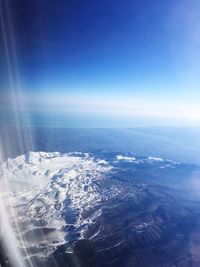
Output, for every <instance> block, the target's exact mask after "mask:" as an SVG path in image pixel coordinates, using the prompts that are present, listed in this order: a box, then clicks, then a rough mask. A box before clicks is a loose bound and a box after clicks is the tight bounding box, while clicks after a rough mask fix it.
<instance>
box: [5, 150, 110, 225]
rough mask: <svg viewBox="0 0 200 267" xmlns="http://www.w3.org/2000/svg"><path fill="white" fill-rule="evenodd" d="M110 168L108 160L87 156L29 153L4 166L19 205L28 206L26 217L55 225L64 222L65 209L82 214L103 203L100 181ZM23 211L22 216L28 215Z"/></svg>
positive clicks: (9, 184) (10, 188)
mask: <svg viewBox="0 0 200 267" xmlns="http://www.w3.org/2000/svg"><path fill="white" fill-rule="evenodd" d="M111 169H112V167H111V166H110V165H109V164H108V163H107V162H106V161H105V160H97V159H94V158H93V157H92V156H91V155H89V154H87V153H73V154H72V153H69V154H60V153H58V152H55V153H45V152H29V153H28V154H27V155H23V156H18V157H17V158H15V159H13V160H11V159H9V160H8V162H6V163H4V164H3V166H2V171H3V174H4V176H5V177H9V181H8V187H9V190H10V191H12V192H13V198H15V202H16V205H18V206H20V203H24V202H25V203H28V205H27V207H26V216H30V217H38V218H43V219H48V220H52V222H51V223H52V224H55V222H53V220H55V219H59V220H61V219H62V218H61V217H62V215H63V214H62V211H63V210H65V209H66V207H68V208H69V207H70V209H73V210H78V209H79V210H80V211H81V210H82V209H86V208H87V206H90V207H91V206H94V205H96V204H97V203H98V202H100V201H101V199H102V197H104V196H103V194H102V187H101V186H100V184H99V182H101V183H102V182H103V180H104V179H105V175H106V174H107V173H108V172H109V171H110V170H111ZM19 185H20V186H19ZM7 189H8V188H7ZM13 201H14V200H13ZM23 210H24V207H23V209H22V211H21V212H20V214H21V215H23V216H25V215H24V214H25V213H24V212H23ZM66 213H67V212H66ZM57 223H58V222H56V224H57Z"/></svg>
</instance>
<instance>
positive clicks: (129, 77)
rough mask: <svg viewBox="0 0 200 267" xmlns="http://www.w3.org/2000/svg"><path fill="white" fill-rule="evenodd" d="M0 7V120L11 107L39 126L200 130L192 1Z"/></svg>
mask: <svg viewBox="0 0 200 267" xmlns="http://www.w3.org/2000/svg"><path fill="white" fill-rule="evenodd" d="M0 5H1V6H0V7H1V13H0V18H1V28H0V32H1V35H0V58H1V61H0V105H1V109H0V112H1V115H2V117H4V121H7V122H9V121H12V113H13V110H14V111H15V112H16V111H17V112H18V113H19V114H20V116H22V117H23V115H24V114H26V115H27V114H29V115H30V118H29V120H28V122H27V121H26V123H30V124H32V125H39V126H49V125H51V126H59V127H60V126H63V127H122V126H123V127H133V126H157V125H159V126H160V125H163V126H174V125H175V126H190V125H192V126H193V125H198V126H199V125H200V105H199V99H200V75H199V70H200V49H199V47H200V2H199V1H198V0H162V1H160V0H151V1H150V0H126V1H122V0H106V1H105V0H102V1H98V0H84V1H82V0H60V1H55V0H42V1H41V0H29V1H27V0H1V1H0ZM5 118H6V120H5Z"/></svg>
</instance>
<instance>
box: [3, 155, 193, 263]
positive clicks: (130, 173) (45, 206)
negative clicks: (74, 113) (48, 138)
mask: <svg viewBox="0 0 200 267" xmlns="http://www.w3.org/2000/svg"><path fill="white" fill-rule="evenodd" d="M191 170H193V166H186V165H184V164H181V163H177V162H174V161H170V160H165V159H162V158H158V157H153V156H148V157H138V156H136V155H134V154H131V153H129V154H121V153H106V152H104V153H96V154H89V153H79V152H73V153H67V154H61V153H59V152H54V153H46V152H29V153H28V154H26V155H22V156H18V157H16V158H14V159H9V160H8V161H7V162H5V163H4V164H3V165H2V167H1V174H2V177H3V178H4V179H0V183H1V187H0V188H1V195H3V197H4V198H5V200H6V203H7V206H8V208H9V210H10V216H11V221H12V223H13V224H14V225H15V226H14V229H15V232H16V235H17V238H18V244H19V247H21V248H24V249H25V250H26V251H27V253H28V257H30V258H32V259H34V261H35V262H36V265H35V266H46V265H45V264H47V266H54V263H53V262H54V261H52V260H51V257H52V255H53V256H54V258H56V259H57V261H59V260H60V259H61V258H62V260H63V257H64V258H65V257H67V258H66V260H65V261H67V262H68V264H69V265H65V266H73V267H74V266H76V265H73V262H74V257H76V258H77V257H78V261H80V262H81V264H82V265H81V266H91V267H92V266H94V264H97V262H99V259H101V260H102V263H101V265H100V266H123V267H125V266H130V265H128V264H130V263H134V264H137V261H138V257H139V255H140V253H141V251H140V250H141V249H142V248H148V247H149V246H154V245H155V244H156V242H158V243H159V242H161V241H162V240H164V239H165V236H166V235H167V233H168V232H169V231H170V225H173V229H176V230H177V227H178V226H179V222H180V218H182V217H183V216H187V213H188V211H187V210H185V209H184V211H183V208H182V207H181V208H180V205H179V204H175V203H176V202H174V198H175V195H176V192H175V191H174V190H175V188H174V189H172V188H171V189H170V188H168V187H167V188H165V187H161V185H162V184H165V182H166V183H167V182H168V181H170V182H171V179H174V181H175V180H177V179H179V176H180V177H182V178H184V177H183V175H182V174H183V173H185V174H187V173H188V172H189V171H191ZM183 180H184V179H183ZM150 181H151V183H150ZM178 183H179V184H180V180H179V181H178ZM156 184H158V186H157V185H156ZM174 185H175V184H174ZM177 217H180V218H179V219H177ZM173 231H174V230H173ZM174 238H175V239H176V237H174ZM177 238H178V237H177ZM84 240H85V241H84ZM77 242H78V243H77ZM84 242H86V243H84ZM88 242H89V243H88ZM170 242H171V241H170ZM177 242H178V241H177ZM178 244H179V243H178ZM139 247H140V249H139V251H138V248H139ZM85 249H86V251H85ZM90 250H92V251H93V250H94V251H95V255H96V256H94V259H92V261H93V260H94V262H96V263H93V265H87V264H88V263H87V261H88V258H87V259H85V256H84V255H85V254H86V255H87V253H90V252H91V251H90ZM77 251H78V252H77ZM83 251H85V252H84V253H83ZM133 251H134V252H133ZM77 253H78V255H79V256H77ZM123 255H125V258H127V259H126V260H125V259H123V260H122V258H123V257H124V256H123ZM25 257H26V258H27V256H25ZM82 257H83V258H82ZM174 257H175V255H174ZM89 258H90V257H89ZM58 259H59V260H58ZM85 261H86V263H84V262H85ZM45 262H46V263H45ZM70 262H71V263H70ZM70 264H71V265H70ZM84 264H85V265H84ZM58 266H63V265H62V264H61V265H58ZM95 266H97V265H95ZM135 266H137V265H135Z"/></svg>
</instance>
